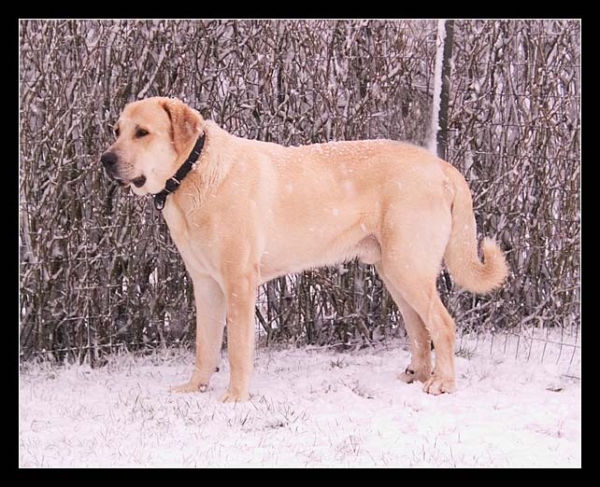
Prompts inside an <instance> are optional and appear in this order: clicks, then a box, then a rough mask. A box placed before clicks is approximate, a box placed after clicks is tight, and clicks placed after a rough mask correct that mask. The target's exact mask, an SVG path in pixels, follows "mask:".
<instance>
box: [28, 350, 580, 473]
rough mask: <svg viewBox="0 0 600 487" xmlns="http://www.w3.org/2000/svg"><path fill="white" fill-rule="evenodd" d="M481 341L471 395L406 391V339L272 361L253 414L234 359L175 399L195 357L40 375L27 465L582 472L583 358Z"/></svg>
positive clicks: (48, 369) (465, 369)
mask: <svg viewBox="0 0 600 487" xmlns="http://www.w3.org/2000/svg"><path fill="white" fill-rule="evenodd" d="M469 343H470V342H469V341H468V340H466V341H461V345H460V349H459V351H458V353H457V383H458V390H457V392H456V393H455V394H452V395H442V396H438V397H433V396H429V395H426V394H424V393H423V392H422V391H421V385H420V384H411V385H407V384H404V383H402V382H400V381H399V380H397V379H396V376H397V373H398V372H400V371H401V370H403V369H404V367H405V366H406V365H407V363H408V359H409V355H408V352H407V351H406V350H405V347H404V345H403V344H402V343H401V342H399V341H390V342H388V343H387V344H386V345H385V346H379V347H376V348H374V349H367V350H361V351H356V352H350V353H344V354H339V353H334V352H332V351H328V350H325V349H316V348H305V349H292V348H286V349H279V350H273V349H264V348H263V349H259V350H258V352H257V356H256V361H255V363H256V367H255V374H254V376H253V380H252V386H251V392H252V394H253V397H252V399H251V401H250V402H248V403H242V404H221V403H219V402H218V398H219V396H220V395H221V394H222V393H223V392H224V390H225V387H226V385H227V381H228V373H229V367H228V364H227V361H226V360H225V358H223V360H222V363H221V366H220V372H218V373H216V374H215V375H214V377H213V380H212V383H211V388H210V390H209V391H208V392H206V393H204V394H201V393H196V394H172V393H170V392H169V391H168V389H169V386H171V385H175V384H179V383H182V382H185V381H187V379H188V378H189V375H190V373H191V370H192V366H193V354H192V353H190V352H184V351H177V350H163V351H161V352H157V353H155V354H154V355H152V356H147V357H134V356H133V355H131V354H123V355H120V356H116V357H114V358H113V359H111V361H110V363H109V364H108V365H107V366H106V367H103V368H99V369H91V368H89V367H87V366H64V367H60V368H59V367H56V366H51V365H48V364H36V365H33V364H27V365H26V366H24V367H23V368H22V371H21V377H20V397H19V403H20V424H19V462H20V466H21V467H246V466H250V467H580V466H581V384H580V380H579V379H578V378H576V377H579V376H580V374H579V371H578V370H574V367H575V368H576V369H578V368H579V362H578V361H577V360H576V361H573V357H569V359H568V369H569V370H568V371H567V368H566V366H565V364H564V363H563V361H562V360H558V359H557V360H554V359H553V358H552V357H550V360H547V358H545V359H544V360H543V363H540V361H539V360H537V358H536V357H535V356H532V354H531V352H529V353H528V354H527V356H526V357H525V358H524V357H522V356H521V355H520V354H519V353H514V354H513V353H510V350H508V351H507V350H506V347H504V348H505V350H503V353H501V354H493V353H487V351H486V347H485V346H481V345H479V346H478V347H477V348H476V349H475V351H473V349H472V348H470V345H469ZM509 346H513V345H509ZM495 348H501V347H497V346H496V347H495ZM525 348H527V347H525ZM573 350H575V349H573ZM534 353H535V354H538V353H541V352H538V351H534ZM546 353H549V352H547V351H546V350H544V356H545V355H546ZM561 355H564V356H568V355H569V354H568V353H564V354H561ZM563 358H564V357H563Z"/></svg>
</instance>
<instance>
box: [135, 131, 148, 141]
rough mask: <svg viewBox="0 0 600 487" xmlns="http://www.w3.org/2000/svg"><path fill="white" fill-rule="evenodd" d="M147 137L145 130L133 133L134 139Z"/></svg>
mask: <svg viewBox="0 0 600 487" xmlns="http://www.w3.org/2000/svg"><path fill="white" fill-rule="evenodd" d="M146 135H148V131H147V130H146V129H137V130H136V131H135V138H136V139H141V138H142V137H146Z"/></svg>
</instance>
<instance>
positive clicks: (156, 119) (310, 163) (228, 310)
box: [101, 97, 507, 401]
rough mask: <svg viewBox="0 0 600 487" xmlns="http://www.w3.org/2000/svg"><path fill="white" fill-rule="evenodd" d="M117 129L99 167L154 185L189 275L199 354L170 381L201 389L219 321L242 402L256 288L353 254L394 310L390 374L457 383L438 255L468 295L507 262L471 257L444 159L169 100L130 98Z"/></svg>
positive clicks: (463, 199) (462, 202) (436, 385)
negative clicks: (236, 122)
mask: <svg viewBox="0 0 600 487" xmlns="http://www.w3.org/2000/svg"><path fill="white" fill-rule="evenodd" d="M115 129H116V130H115V133H116V136H117V140H116V141H115V143H114V144H113V145H112V146H111V147H110V148H109V149H108V151H107V152H106V153H104V154H103V155H102V158H101V160H102V163H103V164H104V166H105V169H106V171H107V173H108V174H109V175H110V176H111V177H112V178H113V179H115V180H117V181H118V182H119V183H121V184H122V185H131V188H132V190H133V192H134V193H136V194H138V195H145V194H148V193H151V194H154V195H157V194H158V195H159V196H155V201H156V204H157V207H158V208H159V209H160V208H162V205H163V204H164V211H163V214H164V218H165V220H166V222H167V224H168V226H169V229H170V232H171V236H172V238H173V241H174V242H175V244H176V246H177V248H178V249H179V252H180V253H181V256H182V258H183V260H184V262H185V265H186V269H187V271H188V272H189V274H190V276H191V278H192V280H193V283H194V296H195V301H196V314H197V332H196V366H195V368H194V372H193V373H192V377H191V379H190V381H189V382H188V383H187V384H184V385H182V386H179V387H176V388H174V389H173V390H175V391H183V392H187V391H198V390H205V389H206V386H207V385H208V382H209V380H210V377H211V375H212V373H213V372H214V370H215V366H216V365H217V361H218V358H219V353H220V348H221V343H222V337H223V329H224V327H225V323H226V322H227V333H228V351H229V361H230V365H231V377H230V382H229V387H228V389H227V392H226V393H225V395H224V396H223V401H245V400H247V399H248V398H249V391H248V386H249V381H250V376H251V373H252V368H253V352H254V305H255V300H256V288H257V286H258V285H260V284H262V283H264V282H266V281H268V280H270V279H273V278H275V277H277V276H281V275H284V274H287V273H293V272H300V271H302V270H304V269H308V268H314V267H319V266H326V265H332V264H336V263H340V262H343V261H345V260H348V259H352V258H354V257H358V258H359V259H360V261H361V262H365V263H368V264H374V265H375V267H376V269H377V271H378V273H379V276H380V277H381V279H382V280H383V282H384V283H385V285H386V287H387V289H388V291H389V292H390V294H391V295H392V297H393V298H394V301H395V302H396V304H397V305H398V308H399V309H400V311H401V313H402V316H403V318H404V322H405V324H406V329H407V332H408V335H409V338H410V351H411V363H410V365H409V366H408V368H407V369H406V371H405V372H403V373H402V374H401V375H400V379H402V380H403V381H405V382H412V381H413V380H419V381H422V382H424V383H425V385H424V390H425V391H426V392H429V393H431V394H440V393H443V392H452V391H454V389H455V373H454V342H455V328H454V322H453V320H452V318H451V317H450V315H449V314H448V312H447V311H446V309H445V307H444V306H443V304H442V302H441V301H440V298H439V296H438V293H437V290H436V279H437V276H438V274H439V272H440V269H441V263H442V259H443V258H445V262H446V265H447V267H448V269H449V270H450V272H451V273H452V275H453V276H454V278H455V280H456V282H457V283H458V284H459V285H460V286H462V287H464V288H466V289H468V290H470V291H472V292H476V293H485V292H488V291H490V290H492V289H494V288H496V287H498V286H499V285H500V284H501V283H502V281H503V280H504V278H505V276H506V274H507V267H506V262H505V259H504V256H503V254H502V252H501V250H500V249H499V247H498V246H497V245H496V244H495V243H494V242H493V241H492V240H489V239H485V240H484V241H483V244H482V250H483V257H484V261H485V263H482V262H481V261H480V260H479V257H478V253H477V240H476V233H475V219H474V216H473V208H472V200H471V195H470V191H469V188H468V186H467V183H466V182H465V180H464V178H463V177H462V176H461V175H460V173H459V172H458V171H457V170H456V169H454V168H453V167H452V166H451V165H450V164H448V163H446V162H444V161H442V160H441V159H438V158H437V157H435V156H434V155H432V154H431V153H429V152H428V151H426V150H424V149H422V148H419V147H415V146H413V145H409V144H405V143H400V142H393V141H389V140H367V141H357V142H331V143H328V144H314V145H306V146H300V147H283V146H281V145H277V144H272V143H266V142H260V141H256V140H247V139H242V138H238V137H235V136H233V135H231V134H229V133H227V132H225V131H224V130H223V129H221V128H219V127H218V126H217V125H216V124H215V123H213V122H211V121H207V120H204V119H203V118H202V117H201V116H200V114H199V113H198V112H197V111H195V110H192V109H191V108H189V107H188V106H187V105H185V104H184V103H182V102H181V101H179V100H176V99H170V98H159V97H157V98H150V99H146V100H142V101H137V102H134V103H131V104H129V105H128V106H127V107H126V108H125V110H124V111H123V113H122V114H121V116H120V118H119V120H118V122H117V124H116V126H115ZM198 154H199V157H198ZM190 155H191V157H190ZM196 158H197V161H196V164H195V165H194V164H193V163H194V160H195V159H196ZM188 159H191V161H189V162H188ZM180 168H183V170H181V169H180ZM192 168H193V170H191V171H190V172H189V174H185V173H187V170H189V169H192ZM176 173H177V177H176V178H175V179H177V181H174V180H170V178H172V177H173V176H174V175H175V174H176ZM169 180H170V181H169ZM165 186H166V187H167V189H168V191H164V189H165ZM431 341H433V343H434V345H435V353H436V363H435V368H434V369H433V371H432V365H431Z"/></svg>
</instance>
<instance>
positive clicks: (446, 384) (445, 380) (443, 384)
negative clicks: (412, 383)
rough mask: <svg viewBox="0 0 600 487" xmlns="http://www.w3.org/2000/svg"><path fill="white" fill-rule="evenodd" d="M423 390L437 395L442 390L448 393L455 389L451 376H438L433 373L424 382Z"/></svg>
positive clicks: (441, 392)
mask: <svg viewBox="0 0 600 487" xmlns="http://www.w3.org/2000/svg"><path fill="white" fill-rule="evenodd" d="M423 391H424V392H426V393H427V394H432V395H434V396H439V395H440V394H443V393H444V392H446V393H448V394H450V393H452V392H454V391H456V382H455V381H454V378H452V377H439V376H436V375H433V376H432V377H431V379H429V380H428V381H427V382H425V385H424V386H423Z"/></svg>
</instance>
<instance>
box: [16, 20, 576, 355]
mask: <svg viewBox="0 0 600 487" xmlns="http://www.w3.org/2000/svg"><path fill="white" fill-rule="evenodd" d="M436 32H437V25H436V22H435V21H420V20H419V21H383V20H381V21H375V20H368V21H367V20H364V21H361V20H352V21H339V20H338V21H330V20H319V21H317V20H290V21H287V20H286V21H283V20H278V21H277V20H273V21H268V20H260V21H259V20H253V21H234V20H227V21H219V20H212V21H202V20H196V21H188V20H178V21H174V20H169V21H157V20H152V21H129V20H128V21H104V20H102V21H61V20H52V21H38V20H27V21H22V22H21V24H20V155H21V160H20V185H19V197H20V211H19V214H20V269H21V278H20V283H21V287H20V319H21V323H20V330H21V333H20V337H21V354H22V356H23V357H25V358H26V357H30V356H32V355H33V354H40V353H42V354H50V355H51V356H53V357H56V358H60V359H63V358H65V357H67V358H75V359H79V360H83V359H84V358H86V357H87V358H89V360H90V361H91V362H92V363H95V361H96V360H97V359H98V358H99V357H100V356H101V354H102V353H103V352H104V351H108V350H112V349H114V348H115V347H119V346H126V347H128V348H135V347H145V346H150V345H155V344H172V343H176V342H185V343H190V342H191V340H190V339H191V338H192V337H193V333H194V323H195V321H194V308H193V299H192V290H191V282H190V280H189V279H188V277H187V275H186V273H185V269H184V267H183V264H182V261H181V259H180V257H179V256H178V254H177V251H176V250H175V248H174V246H173V244H172V242H171V240H170V237H169V236H168V232H167V229H166V226H165V225H164V223H163V221H162V218H161V216H160V215H159V214H157V213H156V212H155V211H154V210H153V208H152V204H151V203H150V202H149V200H145V199H137V198H135V197H133V196H131V195H130V194H128V193H126V192H123V191H121V190H120V189H117V188H116V187H115V185H114V184H112V183H111V182H110V181H108V180H107V178H106V177H105V176H104V174H103V172H102V171H101V168H100V165H99V163H98V160H99V154H101V152H102V151H103V150H104V148H106V147H107V146H108V145H109V144H110V142H111V139H112V130H111V124H112V123H113V122H114V121H115V119H116V118H117V116H118V114H119V112H120V111H121V109H122V108H123V106H124V105H125V104H126V103H127V102H129V101H133V100H135V99H139V98H143V97H147V96H153V95H164V96H176V97H180V98H182V99H183V100H185V101H186V102H187V103H189V104H190V105H192V106H194V107H196V108H197V109H199V110H200V111H201V113H202V114H203V115H204V116H205V117H207V118H212V119H214V120H215V121H216V122H218V123H219V124H220V125H221V126H223V127H224V128H226V129H227V130H229V131H230V132H233V133H235V134H236V135H239V136H244V137H249V138H257V139H260V140H268V141H275V142H279V143H282V144H304V143H310V142H323V141H327V140H350V139H365V138H381V137H385V138H392V139H403V140H408V141H412V142H415V143H418V144H423V143H424V142H425V140H426V137H427V135H428V134H427V130H428V127H429V126H430V120H429V118H430V114H431V109H432V84H433V79H432V77H433V71H434V60H435V52H436ZM579 35H580V25H579V23H578V22H576V21H557V20H553V21H456V22H455V25H454V45H453V51H454V53H453V58H454V61H453V66H452V75H451V89H450V93H451V98H450V112H449V131H450V132H449V137H448V141H449V146H448V155H447V158H448V160H449V161H450V162H452V163H453V164H455V165H456V166H458V167H459V168H460V170H461V171H462V172H463V174H464V175H465V176H466V177H467V179H468V181H469V182H470V185H471V188H472V191H473V194H474V198H475V206H476V214H477V221H478V225H479V229H480V232H481V233H482V234H485V235H490V236H493V237H496V238H497V239H498V240H499V241H500V242H501V245H502V247H503V248H504V249H505V250H506V251H507V255H508V260H509V264H510V267H511V270H512V274H511V277H510V278H509V280H508V282H507V283H506V285H505V286H504V288H503V289H502V290H501V291H498V292H496V293H495V294H493V295H491V296H485V297H480V296H477V297H475V296H473V295H470V294H468V293H461V292H458V290H457V289H456V288H454V286H453V285H452V282H451V278H450V277H449V276H448V275H447V274H445V273H443V274H442V277H441V279H440V283H439V287H440V291H441V292H442V295H443V300H444V301H445V303H446V304H447V306H448V307H449V308H450V311H451V313H452V314H453V315H454V316H455V317H456V320H457V324H458V326H459V327H460V328H462V329H475V330H479V329H490V328H493V327H495V328H514V327H519V326H528V325H535V326H559V327H572V326H578V325H579V320H580V312H579V301H580V294H579V277H580V261H579V253H580V244H579V232H580V213H579V211H580V208H579V189H580V174H579V169H580V154H579V150H580V141H579V136H580V132H579V131H580V115H579V107H580V99H579V96H580V91H579V90H580V88H579V86H580V80H579V71H580V66H579V63H580V38H579ZM256 312H257V314H256V315H257V324H258V325H257V326H260V329H261V330H262V331H264V333H263V334H262V335H261V336H263V337H265V338H266V339H267V340H268V341H282V340H285V341H294V342H299V343H316V344H346V345H347V344H350V343H355V342H356V341H370V340H376V339H378V338H380V337H381V336H385V335H389V334H392V333H395V332H396V330H397V329H401V326H400V328H399V325H400V324H401V318H400V317H399V316H398V314H397V311H396V308H395V307H394V305H393V303H392V301H391V299H390V298H389V296H388V295H387V293H386V292H385V291H384V290H383V288H382V285H381V282H380V281H379V279H378V278H377V276H376V274H375V272H374V271H373V269H372V268H371V267H370V266H363V265H359V264H357V263H356V262H349V263H346V264H344V265H341V266H339V267H337V268H335V269H325V270H315V271H310V272H306V273H303V274H301V275H298V276H292V277H286V278H280V279H277V280H275V281H273V282H271V283H269V284H267V285H265V286H263V287H262V288H261V290H260V294H259V302H258V305H257V309H256Z"/></svg>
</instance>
